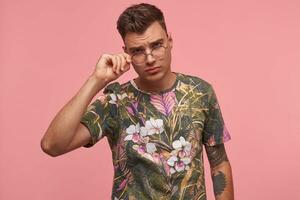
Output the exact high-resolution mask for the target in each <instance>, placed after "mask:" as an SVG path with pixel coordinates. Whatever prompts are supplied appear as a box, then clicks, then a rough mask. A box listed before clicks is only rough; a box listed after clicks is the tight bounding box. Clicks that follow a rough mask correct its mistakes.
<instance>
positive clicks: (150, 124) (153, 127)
mask: <svg viewBox="0 0 300 200" xmlns="http://www.w3.org/2000/svg"><path fill="white" fill-rule="evenodd" d="M146 129H147V130H148V135H153V134H159V133H162V132H163V131H164V127H163V120H162V119H153V118H150V120H147V121H146Z"/></svg>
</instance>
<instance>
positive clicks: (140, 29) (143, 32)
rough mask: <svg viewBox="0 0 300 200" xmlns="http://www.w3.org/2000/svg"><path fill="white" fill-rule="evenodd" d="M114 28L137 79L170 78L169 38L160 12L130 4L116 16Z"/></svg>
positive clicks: (155, 79)
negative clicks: (130, 59)
mask: <svg viewBox="0 0 300 200" xmlns="http://www.w3.org/2000/svg"><path fill="white" fill-rule="evenodd" d="M117 28H118V31H119V33H120V34H121V36H122V38H123V41H124V44H125V47H123V48H124V51H125V52H126V53H128V54H129V55H131V56H132V60H133V67H134V69H135V71H136V72H137V73H138V75H139V77H140V78H141V79H143V80H147V81H151V82H152V81H159V80H162V79H163V78H165V77H168V76H170V74H171V68H170V65H171V49H172V38H171V36H170V34H168V33H167V28H166V24H165V20H164V16H163V13H162V12H161V10H159V9H158V8H157V7H155V6H153V5H150V4H145V3H142V4H138V5H133V6H131V7H129V8H127V9H126V10H125V11H124V12H123V13H122V14H121V15H120V17H119V19H118V22H117ZM140 58H142V59H140ZM153 68H156V70H152V69H153ZM151 70H152V71H151Z"/></svg>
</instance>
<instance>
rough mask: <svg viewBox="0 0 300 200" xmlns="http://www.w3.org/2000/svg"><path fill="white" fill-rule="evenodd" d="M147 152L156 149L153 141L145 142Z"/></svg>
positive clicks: (152, 151)
mask: <svg viewBox="0 0 300 200" xmlns="http://www.w3.org/2000/svg"><path fill="white" fill-rule="evenodd" d="M146 149H147V153H150V154H151V153H154V152H155V151H156V150H157V149H156V146H155V144H154V143H150V142H149V143H147V144H146Z"/></svg>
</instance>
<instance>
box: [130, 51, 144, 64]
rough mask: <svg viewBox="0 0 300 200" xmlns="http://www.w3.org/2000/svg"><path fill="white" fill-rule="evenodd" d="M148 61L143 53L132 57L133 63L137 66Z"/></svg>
mask: <svg viewBox="0 0 300 200" xmlns="http://www.w3.org/2000/svg"><path fill="white" fill-rule="evenodd" d="M145 60H146V55H145V54H143V53H139V54H135V55H133V56H132V61H133V63H134V64H136V65H140V64H144V63H145Z"/></svg>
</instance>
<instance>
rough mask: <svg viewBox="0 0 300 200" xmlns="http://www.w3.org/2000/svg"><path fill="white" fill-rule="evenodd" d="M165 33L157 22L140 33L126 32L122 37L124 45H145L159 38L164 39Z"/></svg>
mask: <svg viewBox="0 0 300 200" xmlns="http://www.w3.org/2000/svg"><path fill="white" fill-rule="evenodd" d="M165 38H166V33H165V31H164V29H163V28H162V27H161V26H160V24H159V23H158V22H154V23H153V24H152V25H150V26H149V27H148V28H147V29H146V31H145V32H144V33H142V34H138V33H127V34H126V36H125V38H124V43H125V46H126V47H138V46H145V45H148V44H150V43H152V42H155V41H157V40H159V39H165Z"/></svg>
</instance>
